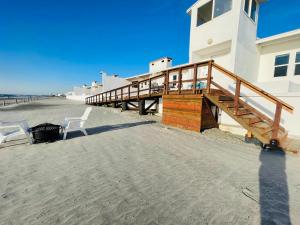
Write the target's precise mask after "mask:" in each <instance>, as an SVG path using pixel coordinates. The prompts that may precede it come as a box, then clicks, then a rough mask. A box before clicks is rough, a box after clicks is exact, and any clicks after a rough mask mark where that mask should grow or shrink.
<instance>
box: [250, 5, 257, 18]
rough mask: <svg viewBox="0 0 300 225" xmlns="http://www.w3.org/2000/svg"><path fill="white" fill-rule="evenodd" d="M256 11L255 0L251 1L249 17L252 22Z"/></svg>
mask: <svg viewBox="0 0 300 225" xmlns="http://www.w3.org/2000/svg"><path fill="white" fill-rule="evenodd" d="M256 10H257V3H256V0H252V5H251V15H250V17H251V19H253V21H255V18H256Z"/></svg>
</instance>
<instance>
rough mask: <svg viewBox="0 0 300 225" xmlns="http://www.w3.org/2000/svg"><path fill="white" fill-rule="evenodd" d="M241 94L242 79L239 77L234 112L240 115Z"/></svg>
mask: <svg viewBox="0 0 300 225" xmlns="http://www.w3.org/2000/svg"><path fill="white" fill-rule="evenodd" d="M240 94H241V80H239V79H237V81H236V87H235V96H234V114H235V115H238V111H239V99H240Z"/></svg>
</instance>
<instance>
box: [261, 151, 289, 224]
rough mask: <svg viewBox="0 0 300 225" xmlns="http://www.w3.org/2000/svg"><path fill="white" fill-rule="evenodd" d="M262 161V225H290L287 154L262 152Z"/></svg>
mask: <svg viewBox="0 0 300 225" xmlns="http://www.w3.org/2000/svg"><path fill="white" fill-rule="evenodd" d="M260 161H261V165H260V169H259V191H260V214H261V225H270V224H285V225H290V224H291V220H290V208H289V191H288V183H287V176H286V156H285V153H283V152H279V151H278V152H268V151H264V150H262V151H261V154H260Z"/></svg>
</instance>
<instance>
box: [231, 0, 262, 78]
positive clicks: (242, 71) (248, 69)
mask: <svg viewBox="0 0 300 225" xmlns="http://www.w3.org/2000/svg"><path fill="white" fill-rule="evenodd" d="M239 4H240V5H239V11H237V13H239V19H238V26H237V30H236V35H237V36H236V37H235V39H234V41H233V45H234V46H233V51H232V54H233V55H234V56H233V57H234V69H233V72H234V73H235V74H237V75H239V76H240V77H243V78H244V79H246V80H248V81H250V82H253V81H256V80H257V73H258V64H259V52H258V50H257V47H256V39H257V23H258V15H257V19H256V21H253V20H252V19H251V18H250V17H249V16H248V15H247V14H246V12H245V11H244V0H243V1H239ZM258 7H259V6H258ZM258 11H259V8H258V10H257V14H258Z"/></svg>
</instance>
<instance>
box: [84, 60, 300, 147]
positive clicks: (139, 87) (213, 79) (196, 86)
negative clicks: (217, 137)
mask: <svg viewBox="0 0 300 225" xmlns="http://www.w3.org/2000/svg"><path fill="white" fill-rule="evenodd" d="M149 76H150V78H148V79H145V80H141V81H138V82H135V83H132V84H130V85H127V86H123V87H120V88H117V89H114V90H110V91H107V92H104V93H101V94H98V95H95V96H91V97H88V98H87V99H86V104H89V105H99V106H101V105H108V104H111V105H112V106H113V107H117V106H122V108H124V109H126V108H127V105H128V104H130V105H132V106H134V107H135V108H139V111H140V113H141V114H144V113H146V112H147V111H148V110H149V109H150V108H151V107H153V105H155V104H158V99H159V98H161V97H163V96H171V95H195V96H197V95H201V96H204V98H206V99H207V100H208V101H209V102H210V103H211V104H212V105H215V106H216V107H217V108H218V109H221V110H223V111H224V112H226V114H228V115H229V116H230V117H231V118H233V119H234V120H235V121H237V122H238V123H239V124H240V125H241V126H242V127H243V128H245V129H246V130H247V131H248V133H247V135H248V137H249V138H251V137H255V138H257V139H258V140H259V141H261V142H262V143H263V144H265V145H270V143H271V147H276V146H281V147H282V148H284V149H285V150H287V151H292V152H298V149H290V148H289V147H288V143H289V142H290V141H289V139H288V133H287V131H286V130H285V128H284V127H283V126H282V125H281V123H280V121H281V115H282V110H285V111H287V112H289V113H293V110H294V109H293V107H292V106H290V105H289V104H287V103H285V102H283V101H281V100H280V99H278V98H276V97H275V96H273V95H271V94H269V93H267V92H266V91H264V90H262V89H260V88H258V87H256V86H255V85H253V84H251V83H250V82H248V81H246V80H244V79H243V78H241V77H239V76H237V75H235V74H233V73H231V72H230V71H228V70H226V69H224V68H222V67H221V66H219V65H217V64H216V63H214V61H212V60H211V61H205V62H200V63H195V64H189V65H185V66H181V67H177V68H171V69H168V70H165V71H161V72H160V73H159V74H157V75H154V76H153V75H151V74H149ZM249 93H251V94H249ZM253 95H256V97H258V98H259V99H260V101H266V103H265V104H267V105H270V108H272V107H273V108H274V112H273V114H272V115H271V116H270V115H269V113H267V112H266V110H264V109H262V107H258V106H257V105H259V104H261V102H260V103H259V104H251V102H249V99H250V100H251V96H253ZM146 100H149V101H151V100H152V101H153V102H152V103H151V104H150V106H148V107H147V108H146V107H145V101H146ZM134 102H138V105H135V104H134ZM203 119H205V117H203V118H202V120H203Z"/></svg>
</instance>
